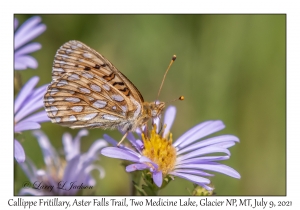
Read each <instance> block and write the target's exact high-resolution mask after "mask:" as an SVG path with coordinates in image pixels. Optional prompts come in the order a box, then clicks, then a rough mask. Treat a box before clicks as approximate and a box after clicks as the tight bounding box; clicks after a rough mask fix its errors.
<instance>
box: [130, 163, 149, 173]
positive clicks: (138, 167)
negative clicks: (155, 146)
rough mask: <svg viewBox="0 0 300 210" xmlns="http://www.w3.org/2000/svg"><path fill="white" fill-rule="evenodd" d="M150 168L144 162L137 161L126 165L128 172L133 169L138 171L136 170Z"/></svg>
mask: <svg viewBox="0 0 300 210" xmlns="http://www.w3.org/2000/svg"><path fill="white" fill-rule="evenodd" d="M147 168H149V166H147V165H145V164H142V163H135V164H131V165H128V166H126V172H132V171H136V170H144V169H147Z"/></svg>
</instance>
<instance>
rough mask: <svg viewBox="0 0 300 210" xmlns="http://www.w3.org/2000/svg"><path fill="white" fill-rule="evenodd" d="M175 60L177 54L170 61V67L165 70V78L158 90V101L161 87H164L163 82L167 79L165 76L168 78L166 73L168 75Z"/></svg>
mask: <svg viewBox="0 0 300 210" xmlns="http://www.w3.org/2000/svg"><path fill="white" fill-rule="evenodd" d="M175 60H176V55H173V57H172V60H171V62H170V64H169V66H168V68H167V70H166V72H165V75H164V77H163V80H162V82H161V84H160V88H159V90H158V94H157V99H156V101H157V100H158V97H159V94H160V91H161V88H162V86H163V84H164V81H165V78H166V75H167V73H168V71H169V69H170V67H171V66H172V64H173V63H174V61H175Z"/></svg>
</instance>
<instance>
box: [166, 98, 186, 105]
mask: <svg viewBox="0 0 300 210" xmlns="http://www.w3.org/2000/svg"><path fill="white" fill-rule="evenodd" d="M178 100H179V101H183V100H184V96H180V97H179V98H176V99H174V100H172V101H167V102H166V104H167V103H170V102H174V101H178Z"/></svg>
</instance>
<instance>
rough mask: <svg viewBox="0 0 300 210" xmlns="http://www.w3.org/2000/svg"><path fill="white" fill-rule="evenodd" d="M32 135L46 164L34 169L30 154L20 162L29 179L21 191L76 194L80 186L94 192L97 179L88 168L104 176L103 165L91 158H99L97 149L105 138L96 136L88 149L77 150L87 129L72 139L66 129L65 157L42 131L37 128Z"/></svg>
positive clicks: (23, 192) (64, 139)
mask: <svg viewBox="0 0 300 210" xmlns="http://www.w3.org/2000/svg"><path fill="white" fill-rule="evenodd" d="M34 135H35V137H36V138H37V140H38V143H39V145H40V147H41V150H42V153H43V157H44V162H45V165H46V168H45V169H37V168H36V166H35V165H34V164H33V163H32V161H31V160H30V159H29V158H27V159H26V161H25V162H24V163H20V166H21V168H22V169H23V171H24V172H25V174H26V175H27V177H28V179H29V180H30V184H29V183H28V185H27V186H25V188H22V189H21V191H20V195H76V193H77V192H78V191H79V190H81V189H84V190H85V191H86V190H88V191H91V192H93V190H94V189H93V187H94V186H95V184H96V181H95V179H94V178H93V177H92V176H91V174H90V173H91V171H92V170H98V171H99V175H100V178H103V177H104V176H105V172H104V170H103V168H102V167H101V166H99V165H95V164H93V162H94V161H95V160H97V159H98V158H97V157H98V155H97V154H99V151H100V149H101V148H103V147H105V146H107V142H106V141H104V140H101V139H98V140H96V141H95V142H94V143H93V144H92V145H91V147H90V149H89V150H88V152H86V153H80V141H81V137H83V136H87V135H88V131H87V130H80V131H79V132H78V134H77V136H76V137H75V138H74V139H73V138H72V136H71V135H70V134H69V133H65V134H64V135H63V137H62V141H63V145H64V154H65V158H61V157H60V156H59V155H58V154H57V152H56V150H55V149H54V148H53V147H52V145H51V143H50V141H49V139H48V137H47V136H46V135H45V134H44V133H43V132H42V131H40V130H36V131H34Z"/></svg>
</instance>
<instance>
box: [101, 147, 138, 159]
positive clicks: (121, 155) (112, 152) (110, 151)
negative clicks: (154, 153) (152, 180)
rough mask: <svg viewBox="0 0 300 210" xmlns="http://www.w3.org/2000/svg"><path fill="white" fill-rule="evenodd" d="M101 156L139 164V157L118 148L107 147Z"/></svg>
mask: <svg viewBox="0 0 300 210" xmlns="http://www.w3.org/2000/svg"><path fill="white" fill-rule="evenodd" d="M101 154H102V155H104V156H107V157H111V158H118V159H122V160H129V161H132V162H139V157H138V156H135V155H133V154H132V153H129V152H128V151H126V150H123V149H120V148H116V147H106V148H104V149H102V150H101Z"/></svg>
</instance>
